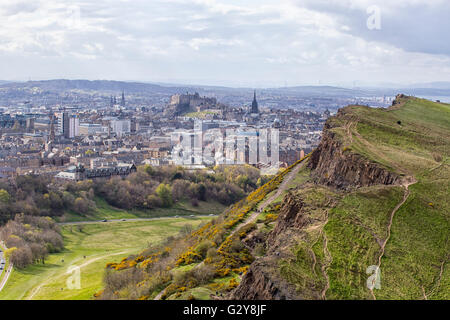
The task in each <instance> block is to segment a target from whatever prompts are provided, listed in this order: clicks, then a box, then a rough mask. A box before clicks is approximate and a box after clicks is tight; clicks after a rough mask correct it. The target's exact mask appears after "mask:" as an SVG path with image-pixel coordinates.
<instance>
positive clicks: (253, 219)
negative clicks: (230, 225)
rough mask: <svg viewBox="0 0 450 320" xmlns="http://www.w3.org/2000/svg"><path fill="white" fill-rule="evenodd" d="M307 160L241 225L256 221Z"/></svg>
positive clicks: (288, 175) (294, 169) (233, 232)
mask: <svg viewBox="0 0 450 320" xmlns="http://www.w3.org/2000/svg"><path fill="white" fill-rule="evenodd" d="M305 163H306V161H304V160H303V161H302V162H300V163H299V164H298V165H297V166H296V167H295V168H293V169H292V170H291V172H289V173H288V174H287V175H286V177H285V178H284V179H283V181H282V182H281V183H280V185H279V186H278V188H277V192H275V193H274V194H273V195H271V196H270V197H269V198H267V199H266V200H264V201H263V202H262V203H261V204H260V205H258V208H257V210H256V211H255V212H253V213H252V214H251V215H250V217H248V218H247V220H245V221H244V222H243V223H241V225H240V226H241V227H243V226H246V225H248V224H250V223H253V222H255V220H256V219H257V218H258V216H259V215H260V214H261V212H263V211H264V209H265V208H266V207H267V206H268V205H269V204H271V203H272V202H273V201H275V199H276V198H278V197H279V196H280V195H281V194H282V193H283V192H284V191H285V190H286V189H287V187H288V185H289V184H290V183H291V182H292V180H294V179H295V177H296V176H297V174H298V172H299V171H300V169H301V168H303V167H304V165H305ZM238 229H239V228H236V229H234V230H233V231H232V232H231V234H230V235H229V237H231V236H233V235H234V234H235V233H236V232H237V231H238Z"/></svg>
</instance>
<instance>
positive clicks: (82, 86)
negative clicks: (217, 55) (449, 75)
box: [0, 79, 450, 96]
mask: <svg viewBox="0 0 450 320" xmlns="http://www.w3.org/2000/svg"><path fill="white" fill-rule="evenodd" d="M0 87H3V88H33V87H38V88H41V89H42V90H50V91H68V90H90V91H99V92H117V91H127V92H130V93H140V92H159V93H161V92H165V93H173V92H186V91H190V92H192V91H193V90H197V91H204V92H229V91H234V92H243V91H252V90H253V88H232V87H221V86H205V85H179V84H164V83H146V82H128V81H114V80H68V79H55V80H40V81H26V82H11V81H5V80H0ZM405 90H406V92H417V93H419V94H427V95H444V96H450V82H430V83H418V84H414V85H410V86H400V85H398V86H395V87H390V88H388V87H387V88H383V87H356V88H344V87H337V86H293V87H279V88H263V89H258V91H265V92H266V91H267V92H279V93H290V94H301V95H326V96H356V95H363V96H366V95H367V96H371V95H373V94H380V93H386V94H391V93H398V92H400V91H405Z"/></svg>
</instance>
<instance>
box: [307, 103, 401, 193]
mask: <svg viewBox="0 0 450 320" xmlns="http://www.w3.org/2000/svg"><path fill="white" fill-rule="evenodd" d="M337 117H344V112H343V111H341V112H340V113H338V115H337ZM332 129H333V122H331V121H328V122H327V123H326V125H325V127H324V130H323V135H322V140H321V142H320V144H319V146H318V148H317V149H316V150H314V152H313V154H312V155H311V160H310V164H309V166H310V168H311V169H313V172H312V177H313V178H314V180H315V181H316V182H317V183H319V184H324V185H327V186H333V187H336V188H339V189H347V188H350V187H354V188H358V187H365V186H372V185H377V184H384V185H393V184H397V183H399V182H400V180H401V177H400V176H399V175H398V174H397V173H394V172H392V171H389V170H387V169H386V168H383V167H382V166H380V165H379V164H377V163H375V162H373V161H370V160H368V159H365V158H364V157H363V156H361V155H359V154H356V153H353V152H352V151H351V150H346V148H345V146H344V145H343V143H342V141H341V139H340V137H338V135H337V134H336V133H335V132H333V131H332Z"/></svg>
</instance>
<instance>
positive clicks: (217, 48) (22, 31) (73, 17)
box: [0, 0, 450, 85]
mask: <svg viewBox="0 0 450 320" xmlns="http://www.w3.org/2000/svg"><path fill="white" fill-rule="evenodd" d="M373 2H374V1H369V0H361V1H356V0H339V1H337V0H332V1H327V2H325V1H323V0H299V1H294V0H278V1H275V0H273V1H269V0H247V1H245V2H244V1H237V0H220V1H219V0H194V1H192V0H191V1H187V0H150V1H149V0H134V1H126V0H121V1H120V0H97V1H95V2H94V1H90V0H78V1H68V0H29V1H25V0H22V1H21V2H17V1H13V0H2V3H1V5H0V68H1V69H2V74H3V75H2V76H3V77H6V78H8V77H9V78H18V77H19V78H20V77H21V78H28V77H32V78H52V77H64V76H66V77H81V78H89V79H97V78H111V79H124V80H130V79H134V80H161V79H174V80H176V79H193V80H201V79H217V81H219V80H220V81H222V80H223V81H225V80H226V81H227V83H230V82H231V81H234V82H236V83H247V84H250V85H251V84H252V83H253V82H255V81H262V82H264V81H267V83H268V82H269V81H270V82H271V83H274V82H279V83H280V84H284V81H285V80H287V81H288V82H289V83H291V84H296V83H317V82H318V81H323V82H340V81H350V80H352V79H358V80H365V81H374V82H375V81H385V80H392V79H393V78H395V79H398V81H434V80H450V78H449V75H448V72H447V73H444V72H442V71H444V70H448V66H449V65H450V63H449V62H450V58H449V57H450V52H447V51H446V49H445V46H442V45H441V46H438V45H436V41H437V40H436V39H437V38H431V37H428V38H427V39H414V38H410V37H411V35H410V30H413V31H414V32H421V28H422V29H424V30H425V31H423V32H428V33H431V32H433V31H435V32H436V33H437V35H436V37H438V36H441V37H442V34H441V33H443V32H440V31H438V30H433V29H430V28H428V29H430V30H428V29H427V27H426V26H427V24H431V25H433V26H434V24H433V23H435V22H434V21H422V22H421V24H420V25H418V26H414V27H410V28H406V27H405V28H398V31H399V34H398V35H399V37H400V38H398V37H397V38H396V36H395V35H396V33H395V32H394V33H392V32H391V33H392V35H389V36H388V35H386V34H384V33H382V32H380V33H378V34H377V33H368V31H367V30H365V29H364V28H365V20H366V18H367V14H366V11H365V9H366V8H367V6H369V5H372V4H373ZM375 2H377V1H375ZM377 5H379V6H380V8H381V9H382V14H383V15H382V19H383V28H385V29H384V30H383V32H385V33H388V32H389V31H390V30H388V28H390V27H395V26H396V24H395V23H394V22H393V21H392V20H391V17H393V15H395V17H397V19H398V20H400V21H403V22H404V23H405V24H407V23H411V21H412V20H413V18H411V17H410V16H409V14H416V13H417V10H418V9H423V8H426V10H425V11H426V12H427V14H426V15H424V16H423V17H425V18H426V19H431V17H433V13H435V14H437V15H439V14H442V11H443V12H444V13H445V12H446V11H445V10H447V8H448V7H449V6H448V5H447V2H445V1H443V0H435V1H430V0H428V1H425V0H412V1H406V0H398V1H388V0H382V1H378V2H377ZM442 8H444V9H445V10H442ZM427 10H428V11H427ZM391 31H392V30H391ZM408 32H409V33H408ZM428 33H423V34H428ZM420 35H422V33H421V34H420ZM402 37H403V38H402ZM434 40H436V41H434ZM433 41H434V42H433ZM424 48H425V49H424ZM437 71H440V72H437ZM433 72H435V73H433Z"/></svg>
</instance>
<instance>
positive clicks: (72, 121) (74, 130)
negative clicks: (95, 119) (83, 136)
mask: <svg viewBox="0 0 450 320" xmlns="http://www.w3.org/2000/svg"><path fill="white" fill-rule="evenodd" d="M79 135H80V119H78V117H77V116H75V115H71V116H70V117H69V138H71V139H72V138H75V137H77V136H79Z"/></svg>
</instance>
